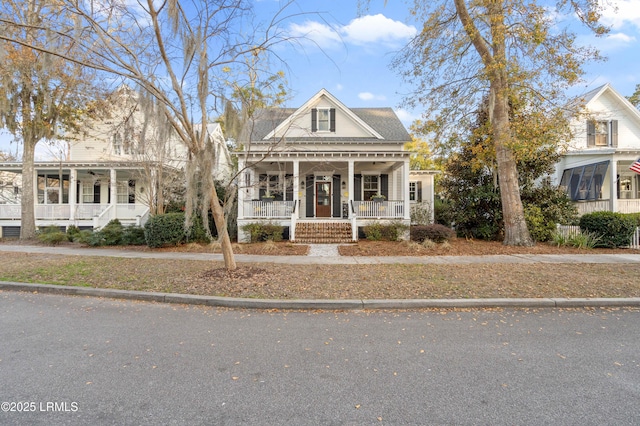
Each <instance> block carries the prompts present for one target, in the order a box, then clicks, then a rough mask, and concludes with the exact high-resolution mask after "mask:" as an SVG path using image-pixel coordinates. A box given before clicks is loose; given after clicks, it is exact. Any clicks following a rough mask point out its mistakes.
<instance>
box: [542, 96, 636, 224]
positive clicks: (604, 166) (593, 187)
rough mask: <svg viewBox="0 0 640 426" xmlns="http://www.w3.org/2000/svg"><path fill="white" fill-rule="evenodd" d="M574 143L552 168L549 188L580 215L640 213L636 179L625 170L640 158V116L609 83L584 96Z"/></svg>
mask: <svg viewBox="0 0 640 426" xmlns="http://www.w3.org/2000/svg"><path fill="white" fill-rule="evenodd" d="M583 99H584V101H585V110H584V111H583V114H580V115H579V116H577V117H576V118H574V119H573V121H572V131H573V134H574V137H573V140H572V141H571V142H570V144H569V147H568V151H567V152H566V154H565V155H564V156H563V158H562V159H561V160H560V161H559V162H558V163H557V164H556V172H555V176H554V177H553V178H554V179H553V183H556V184H559V185H561V186H562V187H564V188H566V190H567V194H568V195H569V196H570V197H571V199H572V200H574V201H575V202H576V205H577V207H578V211H579V212H580V214H584V213H590V212H594V211H614V212H622V213H634V212H640V180H639V179H638V174H636V173H634V172H633V171H631V170H629V167H630V166H631V164H632V163H634V162H635V161H636V160H638V159H639V158H640V111H638V110H637V109H636V108H635V107H634V106H633V105H632V104H631V103H630V102H629V101H628V100H627V99H626V98H625V97H624V96H622V95H620V94H619V93H618V92H617V91H616V90H615V89H614V88H613V87H612V86H611V85H610V84H605V85H603V86H601V87H598V88H597V89H595V90H592V91H591V92H589V93H587V94H585V95H584V96H583Z"/></svg>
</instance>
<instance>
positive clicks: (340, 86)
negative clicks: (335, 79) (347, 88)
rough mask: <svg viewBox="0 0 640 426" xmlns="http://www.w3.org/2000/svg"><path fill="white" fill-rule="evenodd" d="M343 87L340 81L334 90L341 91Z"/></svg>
mask: <svg viewBox="0 0 640 426" xmlns="http://www.w3.org/2000/svg"><path fill="white" fill-rule="evenodd" d="M342 89H344V86H343V85H342V84H340V83H338V84H336V91H338V92H341V91H342Z"/></svg>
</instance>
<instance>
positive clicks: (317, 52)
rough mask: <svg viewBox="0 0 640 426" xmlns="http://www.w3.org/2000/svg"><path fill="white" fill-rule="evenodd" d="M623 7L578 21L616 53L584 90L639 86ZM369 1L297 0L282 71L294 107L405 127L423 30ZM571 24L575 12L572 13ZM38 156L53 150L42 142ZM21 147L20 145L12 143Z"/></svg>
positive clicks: (260, 0)
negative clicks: (391, 117)
mask: <svg viewBox="0 0 640 426" xmlns="http://www.w3.org/2000/svg"><path fill="white" fill-rule="evenodd" d="M613 1H614V4H617V6H618V10H617V12H615V11H613V10H607V11H606V12H605V14H604V16H603V22H604V23H605V24H607V25H610V26H611V27H612V29H611V33H610V34H608V35H607V36H606V37H603V38H596V37H594V36H592V35H589V34H588V32H587V31H586V30H582V29H580V28H579V27H575V31H576V32H577V33H578V35H579V37H578V40H579V41H580V42H581V43H582V44H589V45H594V46H596V47H597V48H598V49H600V51H601V53H602V54H603V55H605V56H607V57H608V58H609V59H608V61H606V62H602V63H600V62H598V63H592V64H587V66H586V68H585V69H586V70H587V74H586V76H585V79H586V82H585V83H584V84H583V85H581V86H580V87H576V88H574V91H575V93H573V94H576V95H577V94H580V93H584V92H586V91H588V90H590V89H593V88H595V87H597V86H599V85H602V84H604V83H607V82H610V83H611V84H612V85H613V86H614V87H615V88H616V90H618V91H619V92H620V93H621V94H622V95H624V96H629V95H631V94H632V93H633V91H634V89H635V86H636V84H640V49H639V48H638V46H639V42H640V0H613ZM283 3H284V2H283V1H279V0H254V6H255V9H256V12H257V13H258V17H259V18H263V19H267V18H269V17H270V16H272V15H273V13H274V12H275V11H276V10H278V9H279V8H280V7H281V6H282V4H283ZM359 3H363V1H362V0H322V1H320V0H297V1H296V2H295V4H293V5H291V6H289V8H288V11H289V14H299V15H297V16H295V17H293V18H291V19H289V20H287V21H286V23H285V24H284V28H283V29H284V30H285V31H287V32H289V33H290V34H291V35H293V36H305V37H307V38H308V39H311V40H312V41H313V42H311V41H307V42H305V41H303V42H301V43H299V44H298V45H297V46H294V45H291V44H282V45H280V46H279V47H278V48H277V50H276V52H277V53H278V55H279V56H281V57H282V58H283V59H285V60H286V67H283V71H284V72H285V74H286V78H287V80H288V82H289V86H290V89H291V92H290V95H291V98H290V100H289V101H288V102H287V106H290V107H298V106H301V105H302V104H303V103H304V102H305V101H307V100H308V99H309V98H310V97H311V96H313V95H314V94H315V93H316V92H318V91H319V90H320V89H322V88H324V89H327V90H328V91H329V92H331V93H332V94H333V95H335V96H336V97H337V98H338V99H340V100H341V101H342V102H343V103H344V104H345V105H347V106H348V107H380V106H388V107H392V108H394V109H395V110H396V113H397V114H398V116H399V117H400V119H401V120H402V121H403V123H404V124H405V126H407V127H408V126H409V125H410V124H411V122H412V121H413V120H414V119H416V118H419V117H420V114H421V111H420V110H419V109H416V110H407V109H404V108H403V107H402V106H401V103H402V98H403V94H406V93H409V91H410V87H408V86H405V85H404V84H403V82H402V80H401V79H400V77H399V76H398V75H397V74H396V72H395V71H393V70H391V69H390V68H389V64H390V62H391V59H392V58H393V56H394V54H395V53H396V52H397V51H398V50H399V49H400V48H401V47H402V46H403V45H404V44H405V43H406V42H407V41H408V40H409V39H410V38H411V37H412V36H413V35H414V34H415V33H416V31H417V29H416V28H419V24H418V23H416V22H413V21H411V20H410V16H409V13H408V6H407V3H406V2H404V1H400V0H388V1H387V2H386V5H385V1H384V0H370V2H369V5H368V8H367V9H366V10H363V9H359V7H358V4H359ZM566 20H567V21H566V22H567V23H571V21H572V20H573V18H572V17H566ZM8 140H9V137H8V136H6V135H4V136H3V135H0V150H7V149H8V148H9V146H8ZM39 145H40V148H39V149H38V155H37V156H38V157H39V158H40V159H42V158H45V157H47V156H49V153H48V152H47V150H45V149H43V148H44V146H42V145H43V144H39ZM11 151H12V152H13V151H15V145H12V146H11Z"/></svg>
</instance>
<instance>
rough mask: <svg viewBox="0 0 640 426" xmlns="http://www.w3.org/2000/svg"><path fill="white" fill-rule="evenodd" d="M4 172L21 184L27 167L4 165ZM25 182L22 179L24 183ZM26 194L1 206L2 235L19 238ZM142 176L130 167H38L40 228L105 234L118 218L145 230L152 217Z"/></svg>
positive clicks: (36, 209) (1, 167)
mask: <svg viewBox="0 0 640 426" xmlns="http://www.w3.org/2000/svg"><path fill="white" fill-rule="evenodd" d="M0 171H2V172H3V173H14V174H16V175H17V178H18V179H19V178H20V177H21V176H20V173H21V171H22V170H21V164H19V163H2V164H0ZM19 180H21V179H19ZM21 193H22V186H21V185H20V187H19V193H18V194H17V196H16V197H15V198H14V199H13V200H12V202H5V203H2V204H0V227H1V229H2V231H3V233H2V236H5V237H7V236H16V235H15V234H18V235H19V230H20V226H21V214H22V208H21V202H20V200H21ZM145 193H148V191H146V190H145V187H144V184H143V183H142V179H141V175H140V173H139V171H138V169H137V168H136V167H131V165H129V164H115V163H110V164H105V163H91V164H84V163H64V162H62V163H36V168H35V171H34V195H35V200H34V213H35V220H36V226H37V227H43V226H51V225H55V226H60V227H65V228H66V227H68V226H70V225H75V226H78V227H80V228H84V229H100V228H101V227H103V226H105V225H106V224H107V223H108V222H109V221H111V220H113V219H118V220H120V221H121V222H122V223H123V224H125V225H143V224H144V223H145V222H146V220H147V219H148V216H149V208H148V204H147V203H145V202H144V196H145Z"/></svg>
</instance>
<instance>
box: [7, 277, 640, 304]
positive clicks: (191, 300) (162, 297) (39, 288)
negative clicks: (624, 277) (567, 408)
mask: <svg viewBox="0 0 640 426" xmlns="http://www.w3.org/2000/svg"><path fill="white" fill-rule="evenodd" d="M0 290H8V291H21V292H29V293H48V294H62V295H72V296H91V297H105V298H110V299H125V300H140V301H147V302H160V303H179V304H188V305H206V306H214V307H226V308H239V309H288V310H289V309H290V310H314V309H325V310H363V309H367V310H375V309H392V310H404V309H407V310H411V309H429V308H440V309H443V308H448V309H452V308H461V309H462V308H599V307H618V308H623V307H640V297H630V298H573V299H563V298H525V299H346V300H330V299H313V300H304V299H297V300H278V299H245V298H237V297H217V296H199V295H192V294H179V293H158V292H144V291H131V290H115V289H107V288H92V287H74V286H64V285H53V284H29V283H19V282H8V281H3V282H0Z"/></svg>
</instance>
